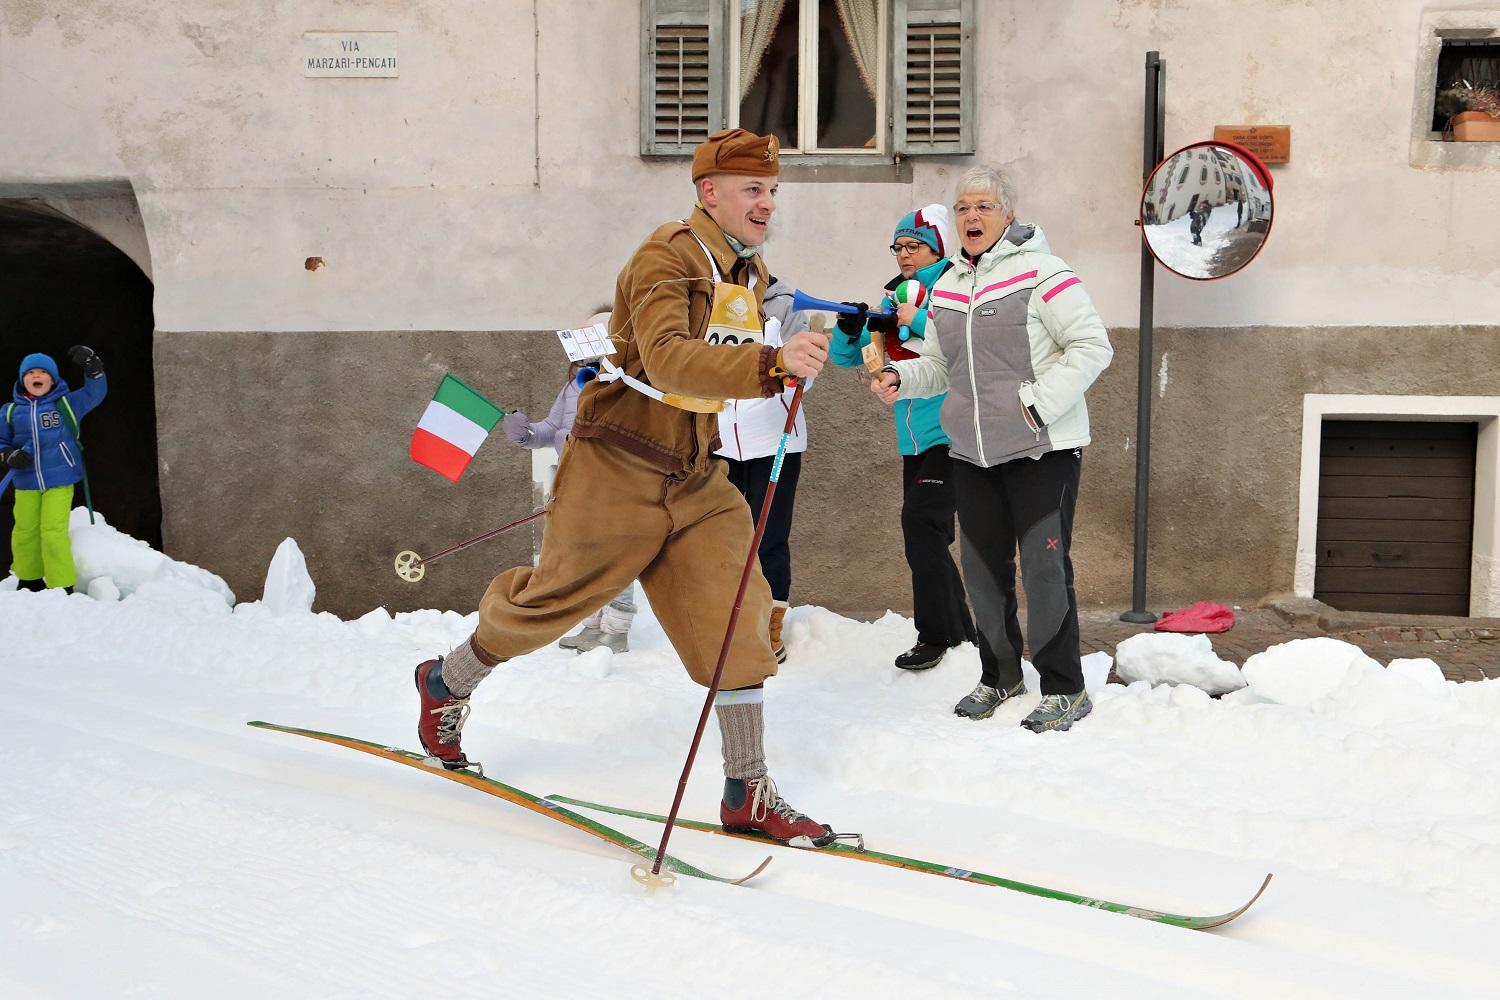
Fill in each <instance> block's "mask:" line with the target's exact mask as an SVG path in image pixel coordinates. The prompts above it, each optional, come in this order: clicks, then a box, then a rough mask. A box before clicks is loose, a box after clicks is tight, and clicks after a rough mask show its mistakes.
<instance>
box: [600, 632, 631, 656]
mask: <svg viewBox="0 0 1500 1000" xmlns="http://www.w3.org/2000/svg"><path fill="white" fill-rule="evenodd" d="M599 645H601V646H603V647H605V648H606V649H608V650H609V651H610V652H612V653H628V652H630V633H628V632H607V631H601V632H600V633H599Z"/></svg>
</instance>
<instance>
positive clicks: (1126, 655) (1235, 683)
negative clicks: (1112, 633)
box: [1115, 632, 1245, 695]
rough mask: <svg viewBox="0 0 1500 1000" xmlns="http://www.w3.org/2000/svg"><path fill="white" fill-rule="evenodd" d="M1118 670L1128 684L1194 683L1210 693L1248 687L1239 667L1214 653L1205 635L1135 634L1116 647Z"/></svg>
mask: <svg viewBox="0 0 1500 1000" xmlns="http://www.w3.org/2000/svg"><path fill="white" fill-rule="evenodd" d="M1115 672H1116V673H1117V674H1119V675H1120V678H1121V680H1123V681H1125V682H1126V683H1127V684H1129V683H1131V682H1133V681H1145V682H1146V683H1147V684H1191V685H1192V686H1193V687H1195V688H1199V689H1200V690H1202V691H1204V692H1206V693H1208V694H1211V695H1216V694H1228V693H1229V692H1230V691H1238V690H1239V689H1240V688H1242V687H1244V686H1245V678H1243V677H1241V676H1240V671H1239V668H1238V667H1236V666H1235V665H1234V664H1233V663H1230V662H1229V661H1228V660H1221V659H1219V658H1218V657H1217V656H1215V655H1214V647H1213V643H1212V642H1210V641H1209V638H1208V636H1206V635H1179V634H1177V633H1172V632H1142V633H1140V634H1139V635H1133V636H1131V637H1130V638H1128V639H1126V640H1125V641H1123V642H1121V643H1120V645H1119V647H1118V648H1116V650H1115Z"/></svg>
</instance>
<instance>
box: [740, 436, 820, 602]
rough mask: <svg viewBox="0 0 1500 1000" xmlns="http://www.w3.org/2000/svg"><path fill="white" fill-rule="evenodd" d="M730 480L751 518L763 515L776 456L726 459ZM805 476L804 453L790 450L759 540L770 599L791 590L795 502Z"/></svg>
mask: <svg viewBox="0 0 1500 1000" xmlns="http://www.w3.org/2000/svg"><path fill="white" fill-rule="evenodd" d="M724 461H726V462H728V463H729V481H730V482H731V483H733V484H734V488H735V489H737V490H739V491H740V494H741V495H742V496H744V498H745V502H746V503H748V504H749V505H750V520H751V521H755V520H757V519H758V518H759V517H760V507H761V504H763V503H765V501H766V487H767V486H768V485H769V484H770V482H771V466H773V465H775V464H776V456H775V455H767V456H766V457H765V458H750V459H746V460H745V461H743V462H738V461H735V460H734V459H732V458H726V459H724ZM801 475H802V453H801V452H791V453H790V454H788V455H787V456H786V457H785V458H784V459H783V460H782V463H781V478H780V479H779V480H777V483H776V495H775V496H774V497H772V498H771V513H770V515H769V517H768V518H767V519H766V533H765V535H764V536H762V538H761V540H760V550H759V555H760V572H761V575H762V576H764V577H765V578H766V583H768V584H770V585H771V600H773V601H787V600H790V599H791V596H790V595H791V593H792V547H791V544H790V540H791V537H792V504H793V503H794V502H795V501H796V499H797V479H798V477H800V476H801Z"/></svg>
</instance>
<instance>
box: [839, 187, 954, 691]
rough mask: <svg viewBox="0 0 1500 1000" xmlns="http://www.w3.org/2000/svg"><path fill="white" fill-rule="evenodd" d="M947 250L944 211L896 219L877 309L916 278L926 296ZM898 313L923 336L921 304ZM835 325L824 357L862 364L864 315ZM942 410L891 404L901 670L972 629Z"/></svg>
mask: <svg viewBox="0 0 1500 1000" xmlns="http://www.w3.org/2000/svg"><path fill="white" fill-rule="evenodd" d="M954 245H955V244H954V242H953V238H952V235H951V227H950V226H949V224H948V209H947V207H946V206H944V205H928V206H926V207H925V208H919V209H917V210H916V211H914V212H908V213H907V214H906V215H905V216H903V217H902V219H901V221H900V222H898V223H897V224H896V234H895V238H894V239H893V240H892V241H891V253H893V254H895V256H896V265H897V268H898V269H899V271H900V273H899V274H897V275H896V276H895V277H894V278H892V279H891V280H890V281H889V282H887V283H886V286H885V288H886V296H885V298H884V299H883V300H882V301H881V303H880V308H881V309H883V310H889V311H893V312H895V311H897V309H898V307H897V303H896V300H895V297H894V296H895V291H896V286H897V285H899V284H901V282H903V281H906V280H907V279H909V278H915V279H916V280H917V281H920V282H921V283H922V286H923V287H924V288H926V289H928V291H929V294H930V292H931V289H932V286H933V285H935V284H937V279H938V277H939V275H941V274H942V273H943V272H944V271H946V270H947V269H948V268H950V267H952V266H953V264H952V262H951V261H949V260H948V259H947V255H948V248H949V247H950V246H954ZM854 304H856V305H857V303H854ZM900 313H901V315H902V317H903V319H906V320H909V322H908V324H907V325H908V326H909V327H910V329H911V336H913V337H922V336H924V335H925V334H926V333H927V332H928V331H927V323H928V309H927V307H926V306H923V307H921V308H919V309H916V310H915V311H913V310H912V309H911V307H910V306H907V307H904V308H902V309H901V310H900ZM838 328H839V330H840V331H841V333H842V334H843V336H837V335H835V336H834V338H833V340H832V342H831V343H830V344H829V350H828V358H829V360H830V361H832V362H833V363H834V364H836V365H838V366H840V367H842V368H858V367H861V366H862V365H863V364H864V360H863V356H862V352H863V350H864V348H865V345H867V344H869V343H870V330H869V328H868V327H867V325H866V319H865V317H864V316H863V315H862V314H861V315H853V316H841V317H840V318H839V321H838ZM885 347H886V353H887V354H888V356H890V357H891V358H909V357H915V355H914V354H913V353H912V352H911V351H910V350H908V349H907V348H906V347H904V346H903V345H902V343H901V341H900V340H898V339H897V336H896V333H895V332H890V333H887V334H886V337H885ZM942 407H943V396H941V395H939V396H933V397H931V398H928V399H903V400H900V401H898V402H897V403H896V406H895V412H896V441H897V444H898V446H899V447H900V451H901V455H902V458H901V462H902V501H901V534H902V536H903V538H904V540H905V543H906V562H907V565H908V566H909V567H910V568H911V596H912V610H913V615H912V617H913V618H914V619H915V621H916V625H917V644H916V645H915V646H913V647H912V648H911V649H908V650H907V651H906V652H904V653H902V654H901V655H900V656H897V657H896V666H898V667H901V668H902V669H903V670H926V669H928V668H929V667H935V666H937V664H938V663H939V662H940V661H941V660H942V658H943V655H944V654H945V653H947V652H948V650H949V649H951V648H952V647H954V646H957V645H958V644H960V643H962V642H965V641H968V640H970V639H971V638H972V637H973V632H974V624H973V621H972V619H971V618H970V616H969V605H968V602H967V600H966V599H965V596H964V586H963V579H962V578H961V577H960V576H959V575H958V567H956V566H954V565H953V557H952V556H951V555H950V554H949V551H948V550H949V547H950V546H951V545H952V544H953V538H954V531H953V516H954V512H955V509H956V506H957V498H956V495H955V493H954V491H953V478H952V476H951V474H950V470H951V464H952V459H951V458H950V457H949V455H948V435H946V434H944V433H943V428H942V425H941V424H940V423H939V421H938V412H939V411H940V410H941V409H942Z"/></svg>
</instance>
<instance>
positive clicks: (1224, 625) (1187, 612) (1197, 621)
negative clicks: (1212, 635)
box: [1156, 601, 1234, 632]
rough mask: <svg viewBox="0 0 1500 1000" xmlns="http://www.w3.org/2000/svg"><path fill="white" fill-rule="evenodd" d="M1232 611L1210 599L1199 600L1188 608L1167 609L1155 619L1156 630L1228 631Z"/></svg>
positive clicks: (1232, 622) (1232, 618)
mask: <svg viewBox="0 0 1500 1000" xmlns="http://www.w3.org/2000/svg"><path fill="white" fill-rule="evenodd" d="M1233 624H1234V611H1233V610H1232V609H1230V608H1227V607H1225V606H1224V605H1222V604H1215V603H1214V602H1212V601H1199V602H1198V603H1196V604H1194V605H1193V606H1192V607H1190V608H1180V609H1178V610H1176V611H1168V612H1167V613H1166V614H1164V615H1162V616H1161V618H1159V619H1157V622H1156V631H1158V632H1228V631H1229V628H1230V626H1232V625H1233Z"/></svg>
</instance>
